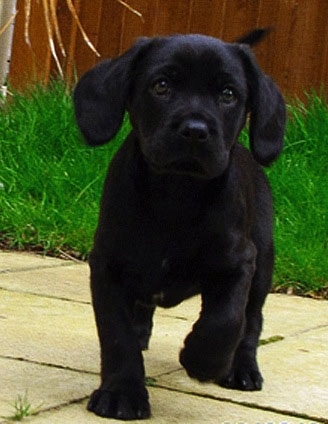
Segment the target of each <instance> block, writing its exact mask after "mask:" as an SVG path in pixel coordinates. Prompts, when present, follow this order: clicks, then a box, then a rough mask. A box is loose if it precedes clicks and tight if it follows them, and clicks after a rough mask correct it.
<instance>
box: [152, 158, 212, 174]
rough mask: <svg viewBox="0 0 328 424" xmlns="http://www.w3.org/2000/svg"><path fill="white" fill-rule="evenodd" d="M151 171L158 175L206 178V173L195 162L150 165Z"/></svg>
mask: <svg viewBox="0 0 328 424" xmlns="http://www.w3.org/2000/svg"><path fill="white" fill-rule="evenodd" d="M152 169H153V170H154V171H155V172H156V173H158V174H175V175H185V176H189V177H194V178H208V172H207V171H206V169H205V168H204V167H203V166H202V165H201V164H200V163H199V162H197V161H187V160H176V161H173V162H170V163H168V164H161V165H158V164H156V165H154V164H152Z"/></svg>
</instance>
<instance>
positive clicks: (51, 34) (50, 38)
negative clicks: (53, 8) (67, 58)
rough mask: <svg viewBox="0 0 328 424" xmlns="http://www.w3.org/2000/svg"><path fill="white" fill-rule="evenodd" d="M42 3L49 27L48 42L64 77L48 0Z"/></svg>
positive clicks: (43, 0)
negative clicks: (54, 37)
mask: <svg viewBox="0 0 328 424" xmlns="http://www.w3.org/2000/svg"><path fill="white" fill-rule="evenodd" d="M49 1H50V3H51V1H52V0H49ZM42 5H43V12H44V19H45V23H46V28H47V35H48V42H49V46H50V51H51V54H52V57H53V58H54V60H55V62H56V65H57V69H58V72H59V74H60V76H61V77H62V78H63V77H64V73H63V69H62V67H61V64H60V61H59V59H58V56H57V52H56V48H55V43H54V39H53V28H52V25H51V20H50V13H49V3H48V0H42Z"/></svg>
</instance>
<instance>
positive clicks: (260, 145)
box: [74, 35, 285, 178]
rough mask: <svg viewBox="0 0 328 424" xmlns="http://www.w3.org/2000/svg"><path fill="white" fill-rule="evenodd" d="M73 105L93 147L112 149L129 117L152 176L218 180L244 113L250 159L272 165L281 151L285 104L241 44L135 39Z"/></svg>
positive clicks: (84, 82)
mask: <svg viewBox="0 0 328 424" xmlns="http://www.w3.org/2000/svg"><path fill="white" fill-rule="evenodd" d="M246 39H247V38H246ZM243 40H244V39H243ZM74 101H75V108H76V118H77V122H78V124H79V126H80V129H81V131H82V133H83V135H84V137H85V138H86V140H87V142H88V143H89V144H91V145H99V144H103V143H105V142H107V141H109V140H110V139H111V138H112V137H113V136H114V135H115V134H116V132H117V131H118V129H119V127H120V125H121V122H122V119H123V116H124V112H125V111H128V112H129V115H130V119H131V123H132V126H133V131H134V132H135V134H136V136H137V139H138V140H139V143H140V148H141V151H142V153H143V156H144V158H145V160H146V162H147V163H148V164H149V166H150V167H151V169H152V170H153V171H155V172H157V173H172V174H183V175H191V176H194V177H198V178H213V177H216V176H218V175H220V174H222V173H223V172H224V170H225V169H226V168H227V166H228V164H229V158H230V152H231V149H232V147H233V145H234V143H235V142H236V140H237V138H238V135H239V133H240V131H241V129H242V127H243V126H244V124H245V120H246V116H247V113H248V112H250V144H251V150H252V152H253V155H254V157H255V159H256V160H257V161H258V162H259V163H261V164H263V165H269V164H270V163H271V162H272V161H273V160H274V159H275V158H276V157H277V156H278V155H279V153H280V151H281V149H282V143H283V132H284V124H285V106H284V101H283V99H282V96H281V95H280V93H279V91H278V89H277V87H276V86H275V85H274V83H273V82H272V81H271V79H269V77H267V76H266V75H264V74H263V73H262V71H261V70H260V69H259V67H258V65H257V64H256V61H255V59H254V57H253V55H252V53H251V51H250V49H249V47H248V46H246V45H245V44H241V43H224V42H222V41H220V40H218V39H215V38H211V37H206V36H201V35H185V36H184V35H177V36H169V37H156V38H152V39H146V38H143V39H140V40H139V41H138V42H137V43H136V44H135V45H134V46H133V47H132V48H131V49H130V50H128V51H127V52H126V53H125V54H124V55H122V56H120V57H118V58H117V59H114V60H113V61H105V62H103V63H100V64H99V65H97V66H96V67H94V68H93V69H92V70H91V71H89V72H87V73H86V74H85V75H84V76H83V77H82V78H81V80H80V81H79V83H78V85H77V87H76V89H75V93H74Z"/></svg>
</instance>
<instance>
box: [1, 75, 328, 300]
mask: <svg viewBox="0 0 328 424" xmlns="http://www.w3.org/2000/svg"><path fill="white" fill-rule="evenodd" d="M289 115H290V119H289V123H288V127H287V132H286V147H285V150H284V153H283V155H282V156H281V158H280V159H279V160H278V162H277V163H275V164H274V165H273V166H272V167H271V168H270V169H269V170H268V175H269V178H270V181H271V185H272V189H273V194H274V198H275V209H276V215H275V241H276V254H277V259H276V272H275V285H276V287H277V288H281V289H283V290H285V289H286V288H288V287H293V288H294V289H295V290H296V291H298V290H300V291H301V292H302V293H306V292H311V291H312V292H313V291H316V292H318V291H320V290H323V289H324V288H325V287H327V269H328V263H327V238H328V235H327V226H328V225H327V210H328V191H327V187H328V174H327V157H328V110H327V104H326V102H325V101H324V99H323V97H320V96H317V95H315V94H312V95H309V97H308V102H307V106H305V105H304V104H303V103H301V102H294V104H293V106H290V107H289ZM128 130H129V124H128V123H127V122H125V124H124V125H123V127H122V129H121V131H120V133H119V134H118V135H117V137H116V139H115V140H114V141H113V142H111V143H110V144H108V145H106V146H103V147H100V148H97V149H92V148H88V147H86V146H84V144H83V141H82V139H81V137H80V135H79V132H78V130H77V128H76V125H75V122H74V117H73V107H72V101H71V97H70V96H69V95H68V94H67V93H66V92H65V88H64V86H63V84H61V83H58V82H53V83H51V84H50V86H49V87H48V88H42V87H40V86H36V87H33V89H31V90H29V91H26V92H25V93H23V94H18V93H15V94H14V96H13V98H12V99H11V100H9V101H7V103H6V107H5V108H4V109H3V110H2V111H1V110H0V210H1V214H0V246H1V245H2V246H6V247H8V246H9V247H12V248H19V249H26V248H33V249H38V250H41V251H43V252H46V253H51V254H58V253H59V252H61V251H64V252H68V253H69V254H74V255H75V256H78V257H82V258H85V257H86V256H87V254H88V251H89V250H90V248H91V243H92V237H93V232H94V229H95V226H96V223H97V218H98V209H99V200H100V196H101V191H102V185H103V180H104V177H105V173H106V169H107V165H108V162H109V161H110V159H111V158H112V156H113V154H114V153H115V151H116V150H117V148H118V147H119V145H120V144H121V142H122V140H123V139H124V137H125V135H126V133H127V132H128ZM242 138H244V139H245V138H246V135H245V134H243V137H242Z"/></svg>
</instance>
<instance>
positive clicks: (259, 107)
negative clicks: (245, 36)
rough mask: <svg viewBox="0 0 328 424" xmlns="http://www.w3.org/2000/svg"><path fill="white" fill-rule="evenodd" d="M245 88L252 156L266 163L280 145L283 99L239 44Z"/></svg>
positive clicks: (283, 118)
mask: <svg viewBox="0 0 328 424" xmlns="http://www.w3.org/2000/svg"><path fill="white" fill-rule="evenodd" d="M240 49H241V52H242V56H243V61H244V66H245V71H246V77H247V83H248V87H249V110H250V127H249V138H250V145H251V150H252V153H253V156H254V157H255V159H256V160H257V162H259V163H260V164H261V165H264V166H268V165H270V164H271V162H273V161H274V160H275V159H276V158H277V157H278V156H279V154H280V152H281V150H282V148H283V140H284V130H285V123H286V107H285V102H284V99H283V97H282V95H281V94H280V91H279V90H278V88H277V86H276V85H275V83H274V82H273V81H272V80H271V79H270V78H269V77H268V76H267V75H265V74H264V73H263V72H262V71H261V69H260V68H259V66H258V65H257V63H256V61H255V58H254V56H253V54H252V52H251V51H250V49H249V48H248V47H246V46H240Z"/></svg>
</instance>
